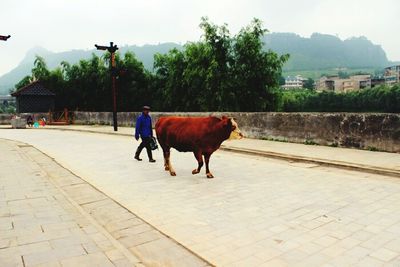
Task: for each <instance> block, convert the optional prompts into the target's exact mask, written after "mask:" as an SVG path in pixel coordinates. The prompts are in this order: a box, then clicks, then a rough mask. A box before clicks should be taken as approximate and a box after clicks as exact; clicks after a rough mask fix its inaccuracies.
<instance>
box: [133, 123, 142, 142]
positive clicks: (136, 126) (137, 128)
mask: <svg viewBox="0 0 400 267" xmlns="http://www.w3.org/2000/svg"><path fill="white" fill-rule="evenodd" d="M141 122H142V120H141V119H140V117H138V118H137V120H136V125H135V139H136V140H139V135H140V127H141V125H140V124H141Z"/></svg>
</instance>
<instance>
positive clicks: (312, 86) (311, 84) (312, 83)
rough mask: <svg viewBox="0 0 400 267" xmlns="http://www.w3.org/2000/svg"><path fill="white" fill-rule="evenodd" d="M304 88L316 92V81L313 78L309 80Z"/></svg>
mask: <svg viewBox="0 0 400 267" xmlns="http://www.w3.org/2000/svg"><path fill="white" fill-rule="evenodd" d="M303 87H304V88H306V89H310V90H314V89H315V81H314V80H313V79H311V78H308V79H307V80H306V81H305V82H304V85H303Z"/></svg>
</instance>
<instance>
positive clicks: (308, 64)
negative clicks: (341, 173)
mask: <svg viewBox="0 0 400 267" xmlns="http://www.w3.org/2000/svg"><path fill="white" fill-rule="evenodd" d="M264 42H265V46H266V49H271V50H273V51H275V52H277V53H279V54H286V53H289V54H290V59H289V61H288V62H287V63H286V64H285V66H284V70H285V71H301V70H328V69H334V68H348V69H355V68H371V69H381V68H384V67H386V66H388V65H391V64H394V63H393V62H390V61H389V60H388V59H387V57H386V53H385V51H384V50H383V49H382V47H381V46H379V45H375V44H373V43H372V42H371V41H369V40H368V39H367V38H366V37H357V38H355V37H354V38H350V39H347V40H341V39H339V38H338V37H336V36H333V35H327V34H319V33H314V34H312V35H311V37H309V38H304V37H301V36H299V35H297V34H294V33H270V34H267V35H266V36H265V38H264ZM174 47H176V48H179V49H180V48H182V46H181V45H179V44H176V43H162V44H158V45H144V46H135V45H133V46H124V47H121V49H120V52H121V53H125V52H126V51H128V50H129V51H132V52H133V53H135V54H136V56H137V57H138V59H139V60H141V61H142V62H143V64H144V66H145V67H146V68H147V69H150V70H151V69H152V68H153V61H154V60H153V58H154V57H153V56H154V54H155V53H166V52H168V51H169V50H170V49H172V48H174ZM92 53H95V54H96V55H101V54H102V52H101V51H96V50H71V51H67V52H61V53H53V52H50V51H48V50H46V49H44V48H41V47H35V48H33V49H31V50H30V51H28V53H27V54H26V56H25V58H24V59H23V60H22V62H21V63H20V64H19V65H18V66H17V67H16V68H15V69H13V70H11V71H10V72H9V73H7V74H4V75H3V76H1V77H0V95H1V94H5V93H8V91H9V89H10V88H12V87H13V86H14V85H15V84H16V83H17V82H18V81H19V80H21V79H22V78H23V77H24V76H26V75H28V74H30V71H31V69H32V66H33V61H34V59H35V55H39V56H42V57H44V58H45V60H46V62H47V65H48V67H49V68H51V69H52V68H55V67H57V66H58V65H59V64H60V63H61V62H62V61H67V62H70V63H76V62H78V61H79V60H80V59H87V58H90V57H91V55H92Z"/></svg>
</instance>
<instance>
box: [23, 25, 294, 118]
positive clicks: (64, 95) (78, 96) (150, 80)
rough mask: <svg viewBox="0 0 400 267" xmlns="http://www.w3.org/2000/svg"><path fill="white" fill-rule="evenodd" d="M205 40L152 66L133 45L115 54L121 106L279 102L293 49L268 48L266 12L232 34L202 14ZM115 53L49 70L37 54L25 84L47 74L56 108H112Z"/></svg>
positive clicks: (233, 107)
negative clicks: (264, 39)
mask: <svg viewBox="0 0 400 267" xmlns="http://www.w3.org/2000/svg"><path fill="white" fill-rule="evenodd" d="M200 28H201V29H202V31H203V36H202V39H201V40H200V41H199V42H193V43H188V44H186V45H185V46H184V48H183V49H182V50H178V49H172V50H170V51H169V52H168V53H166V54H156V55H155V57H154V72H153V73H151V72H149V71H147V70H146V69H145V68H144V66H143V64H142V63H141V62H140V61H138V60H137V58H136V57H135V55H133V54H132V53H129V52H127V53H125V54H124V56H123V57H121V56H120V55H119V54H116V66H117V68H116V72H117V74H118V80H117V87H118V110H120V111H131V110H139V109H140V107H141V106H143V105H145V104H148V105H152V106H153V108H154V109H156V110H160V111H163V110H165V111H266V110H276V109H277V107H278V104H279V91H278V90H279V89H278V88H279V79H280V77H281V71H282V66H283V64H284V62H285V61H286V60H287V59H288V55H283V56H279V55H277V54H276V53H274V52H272V51H265V50H263V43H262V41H261V40H262V37H263V36H264V34H265V33H266V30H265V29H263V27H262V23H261V21H260V20H257V19H254V20H253V22H252V23H251V24H250V25H249V26H248V27H245V28H243V29H242V30H241V31H240V32H239V33H238V34H237V35H235V36H231V34H230V33H229V31H228V27H227V25H226V24H224V25H222V26H218V25H215V24H213V23H211V22H210V21H209V20H208V19H207V18H202V20H201V24H200ZM109 57H110V55H109V54H105V55H104V56H103V57H98V56H96V55H95V54H93V55H92V57H91V58H90V59H87V60H80V61H79V62H78V63H76V64H73V65H71V64H69V63H67V62H61V64H60V66H59V67H57V68H56V69H54V70H51V71H49V70H48V68H47V65H46V62H45V61H44V59H43V58H41V57H36V59H35V64H34V68H33V69H32V75H31V76H27V77H26V78H24V79H23V80H22V81H20V82H19V83H18V84H17V85H16V87H17V88H20V87H22V86H23V85H26V84H27V83H29V82H30V81H31V80H40V81H42V82H43V83H44V85H45V86H47V87H48V88H49V89H51V90H53V91H54V93H56V109H58V110H60V109H63V108H64V107H67V108H69V109H72V110H73V109H79V110H86V111H109V110H111V104H112V103H111V89H110V88H111V82H110V80H111V76H110V69H109V67H110V66H108V62H109Z"/></svg>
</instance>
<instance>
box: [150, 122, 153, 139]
mask: <svg viewBox="0 0 400 267" xmlns="http://www.w3.org/2000/svg"><path fill="white" fill-rule="evenodd" d="M152 125H153V124H152V121H151V117H150V136H151V137H153V126H152Z"/></svg>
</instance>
